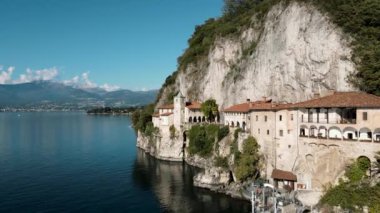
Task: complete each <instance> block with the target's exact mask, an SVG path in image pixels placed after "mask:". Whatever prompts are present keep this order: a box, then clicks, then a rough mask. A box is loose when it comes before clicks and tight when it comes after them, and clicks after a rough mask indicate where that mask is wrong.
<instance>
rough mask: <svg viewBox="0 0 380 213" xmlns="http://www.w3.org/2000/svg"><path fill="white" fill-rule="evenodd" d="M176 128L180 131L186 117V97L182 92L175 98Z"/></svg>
mask: <svg viewBox="0 0 380 213" xmlns="http://www.w3.org/2000/svg"><path fill="white" fill-rule="evenodd" d="M173 117H174V127H175V128H176V129H177V130H179V129H180V128H181V124H182V122H183V121H184V117H185V97H184V96H183V95H182V93H181V92H178V94H177V95H176V96H175V97H174V116H173Z"/></svg>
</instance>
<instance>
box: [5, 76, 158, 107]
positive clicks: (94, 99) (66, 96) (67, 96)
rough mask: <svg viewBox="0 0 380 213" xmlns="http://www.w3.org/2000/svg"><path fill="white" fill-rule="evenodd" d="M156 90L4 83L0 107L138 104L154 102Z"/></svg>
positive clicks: (55, 83)
mask: <svg viewBox="0 0 380 213" xmlns="http://www.w3.org/2000/svg"><path fill="white" fill-rule="evenodd" d="M157 92H158V91H157V90H150V91H131V90H117V91H113V92H107V91H105V90H102V89H86V90H84V89H79V88H74V87H72V86H68V85H65V84H62V83H57V82H51V81H35V82H30V83H24V84H9V85H6V84H4V85H0V108H3V109H6V108H21V109H57V110H64V109H67V110H72V109H88V108H93V107H102V106H109V107H127V106H140V105H145V104H148V103H151V102H154V100H155V98H156V96H157Z"/></svg>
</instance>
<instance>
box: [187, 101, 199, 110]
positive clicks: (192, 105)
mask: <svg viewBox="0 0 380 213" xmlns="http://www.w3.org/2000/svg"><path fill="white" fill-rule="evenodd" d="M201 105H202V104H201V103H199V102H196V101H192V102H187V103H186V107H187V108H189V109H201Z"/></svg>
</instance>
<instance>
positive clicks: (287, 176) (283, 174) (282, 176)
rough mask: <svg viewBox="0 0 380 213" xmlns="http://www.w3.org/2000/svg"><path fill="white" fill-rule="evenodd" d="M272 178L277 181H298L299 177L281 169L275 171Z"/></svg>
mask: <svg viewBox="0 0 380 213" xmlns="http://www.w3.org/2000/svg"><path fill="white" fill-rule="evenodd" d="M272 178H273V179H277V180H290V181H297V175H295V174H293V173H292V172H288V171H284V170H279V169H274V170H273V171H272Z"/></svg>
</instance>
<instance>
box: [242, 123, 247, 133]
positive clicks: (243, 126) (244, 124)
mask: <svg viewBox="0 0 380 213" xmlns="http://www.w3.org/2000/svg"><path fill="white" fill-rule="evenodd" d="M246 126H247V124H246V123H245V121H243V124H242V128H243V130H244V131H245V130H246V129H245V128H246Z"/></svg>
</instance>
